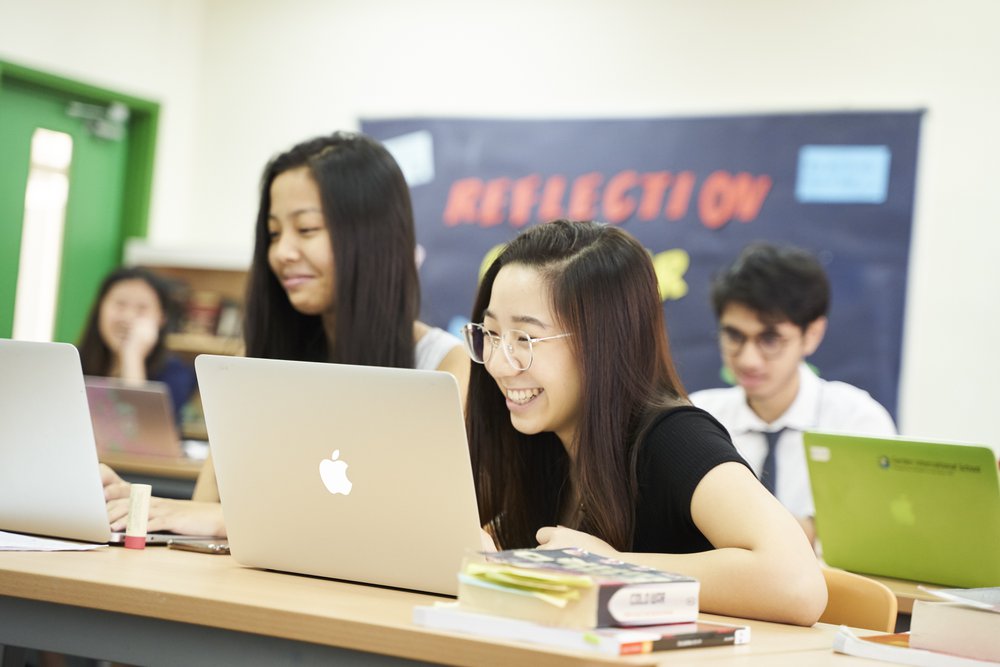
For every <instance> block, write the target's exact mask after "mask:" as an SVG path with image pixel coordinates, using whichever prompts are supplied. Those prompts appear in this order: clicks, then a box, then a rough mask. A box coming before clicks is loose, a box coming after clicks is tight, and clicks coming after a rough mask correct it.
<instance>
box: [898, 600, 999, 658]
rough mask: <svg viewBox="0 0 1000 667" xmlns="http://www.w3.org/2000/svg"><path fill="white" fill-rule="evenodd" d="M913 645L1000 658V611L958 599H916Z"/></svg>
mask: <svg viewBox="0 0 1000 667" xmlns="http://www.w3.org/2000/svg"><path fill="white" fill-rule="evenodd" d="M910 646H912V647H913V648H919V649H925V650H928V651H938V652H940V653H950V654H952V655H958V656H961V657H963V658H974V659H976V660H992V661H994V662H1000V613H997V612H995V611H992V610H989V609H978V608H976V607H971V606H967V605H965V604H964V603H958V602H926V601H924V600H917V601H915V602H914V603H913V612H912V614H911V616H910Z"/></svg>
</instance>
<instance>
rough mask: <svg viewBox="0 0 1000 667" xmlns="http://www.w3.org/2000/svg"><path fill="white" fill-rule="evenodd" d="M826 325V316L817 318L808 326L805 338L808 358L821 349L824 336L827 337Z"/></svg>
mask: <svg viewBox="0 0 1000 667" xmlns="http://www.w3.org/2000/svg"><path fill="white" fill-rule="evenodd" d="M826 323H827V319H826V316H822V317H817V318H816V319H815V320H813V321H812V322H810V323H809V325H808V326H806V330H805V334H804V336H803V338H804V344H805V353H806V356H807V357H808V356H809V355H810V354H812V353H813V352H815V351H816V350H817V349H818V348H819V344H820V343H822V342H823V336H825V335H826Z"/></svg>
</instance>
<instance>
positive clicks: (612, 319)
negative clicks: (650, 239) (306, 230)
mask: <svg viewBox="0 0 1000 667" xmlns="http://www.w3.org/2000/svg"><path fill="white" fill-rule="evenodd" d="M465 342H466V349H467V351H468V352H469V355H470V357H471V358H472V360H473V361H475V362H477V363H476V364H474V365H473V368H472V376H471V380H470V385H469V396H468V403H467V417H466V422H467V428H468V433H469V442H470V446H471V448H472V458H473V469H474V475H475V479H476V488H477V493H478V497H479V504H480V518H481V519H482V522H483V524H484V525H485V526H486V527H487V528H488V530H489V532H490V533H491V534H492V535H493V536H494V537H495V539H496V541H497V543H498V546H499V547H501V548H505V549H506V548H523V547H532V546H536V545H539V546H540V547H541V548H563V547H570V546H575V547H580V548H584V549H587V550H589V551H592V552H595V553H601V554H605V555H609V556H613V557H617V558H621V559H623V560H628V561H631V562H635V563H640V564H644V565H650V566H653V567H657V568H659V569H663V570H668V571H675V572H682V573H685V574H688V575H692V576H694V577H696V578H698V579H699V580H700V581H701V608H702V609H704V610H705V611H711V612H716V613H723V614H728V615H735V616H745V617H752V618H760V619H766V620H773V621H782V622H789V623H798V624H803V625H810V624H812V623H813V622H815V621H816V619H817V618H818V617H819V615H820V613H821V612H822V611H823V608H824V606H825V604H826V587H825V584H824V582H823V577H822V575H821V573H820V570H819V567H818V564H817V562H816V559H815V557H814V555H813V552H812V549H811V548H810V546H809V543H808V541H807V540H806V539H805V536H804V535H803V533H802V532H801V531H800V530H799V528H798V525H797V524H796V523H795V520H794V519H793V518H792V516H791V515H790V514H789V513H788V512H787V511H786V510H785V509H784V508H782V507H781V505H780V504H779V503H778V502H777V501H776V500H775V499H774V497H773V496H771V494H769V493H768V492H767V491H766V490H765V489H764V487H763V486H761V484H760V483H759V482H758V481H757V479H756V478H755V477H754V475H753V473H752V472H751V471H750V469H749V468H748V467H747V465H746V463H745V462H744V461H743V459H742V458H740V456H739V454H737V452H736V450H735V449H734V447H733V445H732V442H731V441H730V440H729V436H728V434H727V433H726V431H725V429H723V428H722V427H721V426H720V425H719V424H718V422H716V421H715V420H714V419H713V418H712V417H711V416H710V415H709V414H708V413H706V412H704V411H702V410H699V409H697V408H694V407H692V406H691V405H690V404H689V403H688V401H687V396H686V394H685V392H684V389H683V387H682V386H681V382H680V379H679V378H678V376H677V372H676V371H675V369H674V366H673V362H672V360H671V357H670V348H669V344H668V341H667V336H666V332H665V328H664V321H663V310H662V307H661V304H660V299H659V296H658V290H657V284H656V276H655V274H654V271H653V267H652V263H651V261H650V258H649V254H648V253H647V252H646V250H645V249H644V248H643V247H642V246H641V245H640V244H639V243H638V242H637V241H636V240H635V239H634V238H632V237H631V236H629V235H628V234H626V233H625V232H623V231H621V230H620V229H618V228H615V227H610V226H606V225H601V224H598V223H592V222H568V221H556V222H552V223H548V224H544V225H538V226H536V227H533V228H531V229H529V230H528V231H526V232H524V233H523V234H521V235H520V236H519V237H517V238H516V239H515V240H514V241H513V242H511V243H510V244H509V245H508V246H507V247H506V248H505V249H504V251H503V252H502V253H501V254H500V255H499V256H498V257H497V259H496V260H495V261H494V262H493V264H492V265H491V266H490V268H489V269H488V270H487V271H486V273H485V275H484V277H483V280H482V283H481V284H480V288H479V292H478V295H477V298H476V302H475V306H474V308H473V313H472V323H471V324H470V325H468V326H467V327H466V329H465Z"/></svg>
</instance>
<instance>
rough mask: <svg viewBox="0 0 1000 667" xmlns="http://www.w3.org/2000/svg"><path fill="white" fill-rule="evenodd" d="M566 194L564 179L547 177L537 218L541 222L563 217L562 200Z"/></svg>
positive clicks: (561, 177)
mask: <svg viewBox="0 0 1000 667" xmlns="http://www.w3.org/2000/svg"><path fill="white" fill-rule="evenodd" d="M565 194H566V177H565V176H549V177H548V179H546V181H545V188H544V189H543V190H542V203H541V204H540V205H539V206H538V218H539V220H542V221H543V222H547V221H549V220H556V219H558V218H561V217H563V207H562V200H563V195H565Z"/></svg>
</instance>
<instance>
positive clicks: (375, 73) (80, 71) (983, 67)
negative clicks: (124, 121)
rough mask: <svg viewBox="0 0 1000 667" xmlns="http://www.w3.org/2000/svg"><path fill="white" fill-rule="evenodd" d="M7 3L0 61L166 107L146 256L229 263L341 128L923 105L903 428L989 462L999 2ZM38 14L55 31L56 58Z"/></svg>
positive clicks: (995, 424)
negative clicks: (265, 185) (283, 170)
mask: <svg viewBox="0 0 1000 667" xmlns="http://www.w3.org/2000/svg"><path fill="white" fill-rule="evenodd" d="M4 2H5V3H6V4H4V5H3V6H2V9H0V57H5V58H9V59H17V60H19V61H25V64H29V65H36V66H39V67H45V68H49V69H52V70H54V71H57V72H59V73H64V74H70V75H79V77H80V78H85V79H88V80H91V81H94V82H97V83H103V84H106V85H108V86H109V87H121V88H126V89H128V90H129V91H132V92H135V93H136V94H143V93H145V94H147V95H148V96H151V97H154V98H156V99H160V100H161V101H162V102H163V103H164V126H163V131H162V133H161V137H160V154H159V156H158V165H157V167H158V172H157V182H156V188H155V191H154V194H155V199H154V211H153V221H152V234H151V236H152V239H153V241H154V242H155V243H162V244H172V243H177V242H185V243H190V244H200V245H208V246H227V247H229V248H236V249H237V251H238V252H248V251H249V247H250V243H251V236H252V232H251V229H252V224H253V217H254V209H255V204H256V196H257V179H258V178H259V173H260V169H261V167H262V166H263V163H264V161H265V160H266V159H267V158H268V157H270V156H271V155H272V154H273V153H275V152H276V151H278V150H281V149H284V148H287V147H288V146H289V145H291V144H292V143H293V142H295V141H297V140H300V139H303V138H305V137H308V136H312V135H314V134H318V133H323V132H328V131H330V130H332V129H336V128H351V127H355V126H356V123H357V119H358V118H359V117H361V116H367V117H378V116H398V115H479V116H557V117H563V116H615V117H620V116H632V115H669V114H676V113H739V112H753V111H799V110H841V109H861V110H870V109H871V110H881V109H913V108H917V107H924V108H927V109H928V113H927V115H926V117H925V121H924V132H923V136H922V140H921V141H922V144H921V150H920V165H919V177H918V196H917V214H916V221H915V229H914V241H913V247H912V261H911V278H910V294H909V301H908V313H907V322H906V339H905V344H904V364H903V378H902V382H903V383H902V391H901V405H900V408H901V425H902V428H903V430H904V431H905V432H908V433H910V434H914V435H921V436H925V437H947V438H952V439H962V440H972V441H980V442H987V443H990V444H994V445H1000V421H998V420H996V419H992V418H991V417H992V410H993V409H994V403H995V401H994V400H993V399H994V396H995V395H997V393H998V392H996V391H995V390H994V389H993V387H992V382H991V381H996V380H997V379H998V378H1000V362H998V358H1000V355H991V354H988V353H987V351H988V350H991V349H992V346H994V345H995V341H994V340H993V338H994V335H993V334H994V332H998V331H1000V308H998V306H997V305H996V304H997V301H998V300H997V299H996V297H994V295H993V286H994V285H998V284H1000V263H997V262H995V261H993V259H994V255H995V252H996V250H997V249H1000V227H998V225H997V224H994V220H995V219H996V217H997V213H996V211H997V210H1000V195H998V194H997V192H998V188H996V187H995V186H992V180H993V178H994V174H995V173H996V170H995V169H994V162H995V160H996V157H995V156H997V155H998V154H1000V132H998V131H997V129H996V127H995V125H994V121H993V117H994V116H995V115H996V111H997V109H998V108H1000V86H997V85H996V84H995V79H996V71H997V66H998V64H1000V40H997V39H996V38H995V35H994V34H993V33H994V30H995V26H996V25H998V24H1000V3H995V2H993V0H952V1H951V2H948V3H942V2H938V1H935V0H842V1H841V2H837V3H820V2H806V1H803V0H753V1H751V2H747V1H746V0H686V1H669V0H618V1H616V2H608V1H606V0H507V1H506V2H503V3H472V2H467V1H466V2H462V1H460V0H422V1H421V2H417V3H415V2H410V1H407V0H288V1H286V2H282V3H274V2H269V1H267V0H204V1H203V2H196V1H195V0H184V1H176V2H170V1H169V0H158V1H157V0H146V1H145V2H144V3H129V2H125V1H124V0H123V1H121V2H112V1H110V0H97V1H91V2H88V3H80V4H82V5H85V7H86V8H84V7H77V4H78V3H77V2H75V0H43V1H40V2H39V1H36V2H33V3H16V8H15V0H4ZM95 6H96V7H97V9H95ZM112 12H114V13H115V15H116V16H117V17H118V18H115V19H112V20H107V21H105V20H104V18H103V16H100V15H103V14H110V13H112ZM57 14H58V15H59V16H60V21H59V23H58V25H65V26H72V28H69V27H67V28H65V29H64V30H65V34H62V35H60V36H59V39H55V40H53V39H52V38H51V36H50V35H49V33H48V32H47V29H46V28H43V23H42V19H44V18H45V17H47V16H53V15H57ZM67 14H69V15H70V17H69V20H67V17H66V15H67ZM95 14H98V16H97V17H95V16H94V15H95ZM11 18H14V19H15V20H14V21H13V24H11V22H10V19H11ZM152 24H155V25H152ZM123 26H127V29H122V27H123ZM188 32H191V33H193V35H194V37H193V42H190V41H189V38H188V36H187V33H188ZM102 41H103V42H106V43H108V44H110V46H104V47H102V48H100V49H97V50H96V51H93V52H92V51H91V49H93V45H94V44H95V43H97V42H102ZM123 53H124V54H127V56H125V57H123V56H122V54H123ZM991 186H992V187H991Z"/></svg>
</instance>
